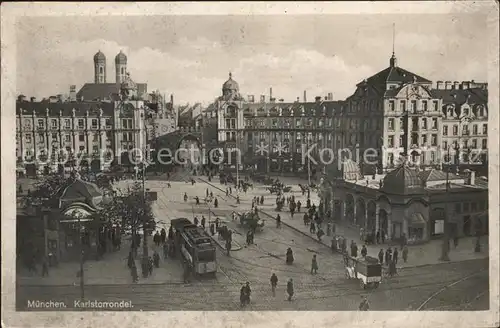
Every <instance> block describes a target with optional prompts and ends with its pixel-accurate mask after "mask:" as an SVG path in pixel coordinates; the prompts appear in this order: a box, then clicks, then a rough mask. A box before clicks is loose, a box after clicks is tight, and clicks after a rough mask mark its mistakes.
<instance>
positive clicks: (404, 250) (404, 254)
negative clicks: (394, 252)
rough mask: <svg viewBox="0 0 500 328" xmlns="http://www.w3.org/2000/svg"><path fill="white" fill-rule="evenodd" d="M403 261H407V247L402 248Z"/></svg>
mask: <svg viewBox="0 0 500 328" xmlns="http://www.w3.org/2000/svg"><path fill="white" fill-rule="evenodd" d="M403 261H404V262H405V263H406V261H408V246H406V245H405V247H403Z"/></svg>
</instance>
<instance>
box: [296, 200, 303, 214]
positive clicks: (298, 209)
mask: <svg viewBox="0 0 500 328" xmlns="http://www.w3.org/2000/svg"><path fill="white" fill-rule="evenodd" d="M301 205H302V204H301V203H300V200H299V201H298V202H297V213H300V206H301Z"/></svg>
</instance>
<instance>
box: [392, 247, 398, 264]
mask: <svg viewBox="0 0 500 328" xmlns="http://www.w3.org/2000/svg"><path fill="white" fill-rule="evenodd" d="M398 255H399V252H398V248H397V247H394V253H393V254H392V261H393V262H394V264H398Z"/></svg>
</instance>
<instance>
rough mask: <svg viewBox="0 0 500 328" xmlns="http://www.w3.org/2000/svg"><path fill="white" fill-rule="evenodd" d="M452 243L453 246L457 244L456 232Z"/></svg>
mask: <svg viewBox="0 0 500 328" xmlns="http://www.w3.org/2000/svg"><path fill="white" fill-rule="evenodd" d="M453 245H454V246H455V248H457V246H458V235H456V234H455V236H454V237H453Z"/></svg>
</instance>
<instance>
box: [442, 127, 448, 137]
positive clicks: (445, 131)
mask: <svg viewBox="0 0 500 328" xmlns="http://www.w3.org/2000/svg"><path fill="white" fill-rule="evenodd" d="M443 135H444V136H447V135H448V126H447V125H445V126H443Z"/></svg>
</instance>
